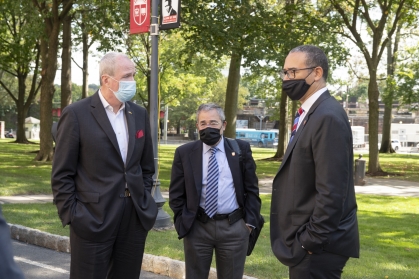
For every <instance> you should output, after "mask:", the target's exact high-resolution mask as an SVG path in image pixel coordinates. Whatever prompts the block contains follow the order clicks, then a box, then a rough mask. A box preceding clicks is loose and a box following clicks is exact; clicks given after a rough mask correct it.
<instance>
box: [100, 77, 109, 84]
mask: <svg viewBox="0 0 419 279" xmlns="http://www.w3.org/2000/svg"><path fill="white" fill-rule="evenodd" d="M100 79H101V80H102V84H103V85H107V84H108V83H109V77H108V76H106V75H102V76H101V77H100Z"/></svg>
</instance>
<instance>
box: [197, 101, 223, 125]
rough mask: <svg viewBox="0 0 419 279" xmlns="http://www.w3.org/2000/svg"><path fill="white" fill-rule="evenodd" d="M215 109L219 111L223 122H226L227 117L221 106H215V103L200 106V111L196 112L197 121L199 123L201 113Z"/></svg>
mask: <svg viewBox="0 0 419 279" xmlns="http://www.w3.org/2000/svg"><path fill="white" fill-rule="evenodd" d="M213 109H214V110H216V111H217V113H218V115H219V116H220V118H221V121H223V122H224V121H225V119H226V116H225V114H224V111H223V109H222V108H221V107H220V106H219V105H217V104H214V103H208V104H202V105H200V106H199V108H198V110H197V111H196V121H198V118H199V113H201V111H210V110H213Z"/></svg>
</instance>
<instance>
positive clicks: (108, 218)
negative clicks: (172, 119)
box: [51, 92, 157, 241]
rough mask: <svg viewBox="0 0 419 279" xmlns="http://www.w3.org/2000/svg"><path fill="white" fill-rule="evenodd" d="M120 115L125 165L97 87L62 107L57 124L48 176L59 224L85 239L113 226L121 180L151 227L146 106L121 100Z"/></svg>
mask: <svg viewBox="0 0 419 279" xmlns="http://www.w3.org/2000/svg"><path fill="white" fill-rule="evenodd" d="M125 116H126V120H127V129H128V134H129V139H128V152H127V158H126V165H124V162H123V160H122V157H121V153H120V149H119V146H118V141H117V139H116V135H115V132H114V130H113V129H112V126H111V123H110V122H109V119H108V116H107V114H106V111H105V109H104V107H103V105H102V102H101V101H100V98H99V95H98V92H96V93H95V94H94V95H93V96H91V97H88V98H86V99H83V100H81V101H78V102H76V103H74V104H71V105H69V106H67V107H66V108H65V109H64V111H63V114H62V116H61V118H60V121H59V123H58V131H57V142H56V147H55V154H54V162H53V166H52V178H51V184H52V191H53V195H54V202H55V203H56V205H57V208H58V214H59V216H60V219H61V221H62V224H63V226H65V225H68V224H71V226H72V228H73V229H74V231H75V232H76V233H77V235H79V236H80V237H82V238H84V239H87V240H95V241H103V240H106V239H108V238H109V236H111V234H112V233H113V232H114V231H115V229H116V227H117V226H118V224H119V218H120V216H121V214H122V210H123V208H124V198H122V197H120V195H122V194H124V190H125V184H127V186H128V189H129V190H130V192H131V198H132V201H133V203H134V206H135V209H136V211H137V214H138V217H139V219H140V222H141V224H142V225H143V227H144V229H146V230H150V229H151V228H152V227H153V225H154V222H155V219H156V216H157V206H156V203H155V202H154V199H153V197H152V196H151V194H150V192H151V188H152V183H153V179H152V176H153V174H154V157H153V145H152V141H151V134H150V124H149V120H148V116H147V111H146V110H145V109H144V108H141V107H139V106H138V105H136V104H134V103H131V102H126V103H125ZM141 131H142V132H141Z"/></svg>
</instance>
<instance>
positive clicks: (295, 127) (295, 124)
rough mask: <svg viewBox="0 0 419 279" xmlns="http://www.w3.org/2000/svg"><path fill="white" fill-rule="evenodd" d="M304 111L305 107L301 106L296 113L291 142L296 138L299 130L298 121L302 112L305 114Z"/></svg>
mask: <svg viewBox="0 0 419 279" xmlns="http://www.w3.org/2000/svg"><path fill="white" fill-rule="evenodd" d="M303 112H304V110H303V108H301V107H300V108H299V109H298V110H297V112H296V113H295V118H294V125H292V131H291V138H290V141H289V142H291V141H292V139H293V138H294V135H295V133H296V132H297V127H298V121H299V120H300V116H301V114H303ZM288 144H289V143H288Z"/></svg>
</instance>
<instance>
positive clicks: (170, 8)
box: [159, 0, 180, 30]
mask: <svg viewBox="0 0 419 279" xmlns="http://www.w3.org/2000/svg"><path fill="white" fill-rule="evenodd" d="M178 27H180V0H160V27H159V29H161V30H167V29H173V28H178Z"/></svg>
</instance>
